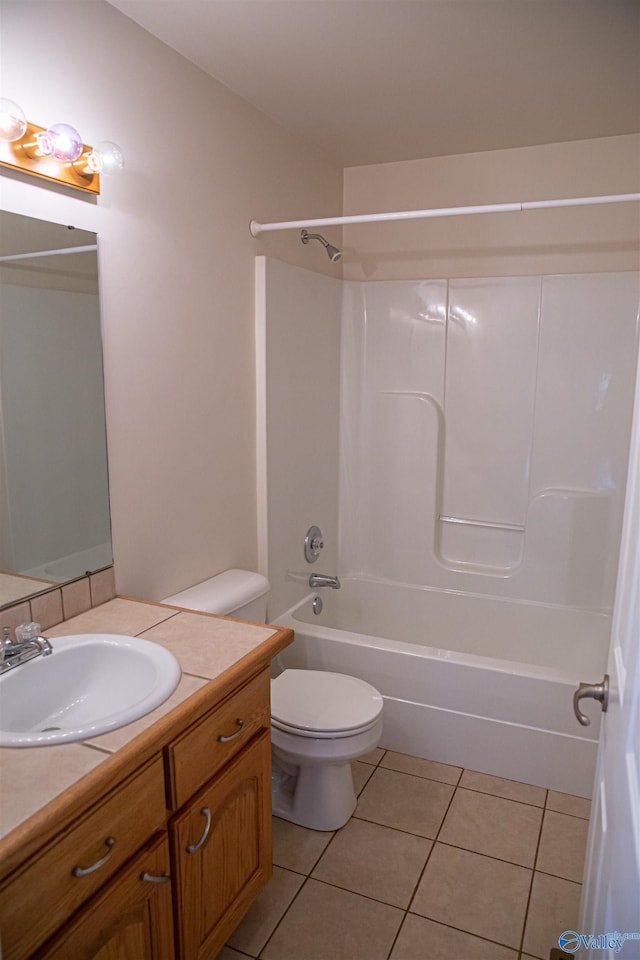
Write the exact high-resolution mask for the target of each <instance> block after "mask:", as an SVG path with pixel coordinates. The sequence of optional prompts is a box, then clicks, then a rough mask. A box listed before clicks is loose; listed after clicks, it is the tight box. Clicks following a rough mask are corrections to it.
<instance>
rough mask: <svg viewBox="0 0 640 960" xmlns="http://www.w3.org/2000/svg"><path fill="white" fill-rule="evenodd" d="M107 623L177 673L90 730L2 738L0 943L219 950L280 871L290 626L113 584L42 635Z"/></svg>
mask: <svg viewBox="0 0 640 960" xmlns="http://www.w3.org/2000/svg"><path fill="white" fill-rule="evenodd" d="M135 628H138V629H135ZM107 630H108V631H109V632H112V633H130V634H134V633H135V634H136V635H139V636H143V637H144V638H146V639H150V640H155V641H156V642H158V643H161V644H162V645H163V646H165V647H167V648H168V649H170V650H171V651H172V652H173V653H174V655H175V656H176V657H177V658H178V660H179V662H180V664H181V667H182V671H183V673H182V679H181V681H180V684H179V686H178V688H177V690H176V692H175V693H174V694H173V695H172V696H171V697H170V698H169V700H168V701H167V702H166V703H165V704H163V705H162V706H161V707H159V708H157V709H156V710H155V711H153V713H151V714H149V715H148V716H146V717H144V718H142V720H139V721H136V722H135V723H133V724H130V725H128V726H127V727H123V728H121V729H120V730H116V731H113V732H112V733H110V734H105V735H104V736H102V737H97V738H95V740H93V741H90V742H88V743H75V744H65V745H63V746H48V747H36V748H27V749H3V750H0V765H1V766H0V769H2V777H1V780H0V817H1V821H0V822H1V823H2V829H3V835H2V837H1V838H0V929H1V931H2V932H1V936H2V956H3V958H4V960H27V958H34V960H35V958H41V960H45V958H46V960H54V958H55V960H69V958H71V957H73V958H77V960H81V958H82V960H92V958H98V957H100V958H101V960H102V958H114V957H127V958H136V960H138V958H139V960H143V958H144V960H174V958H175V960H214V958H215V957H216V956H217V954H218V952H219V950H220V949H221V948H222V946H223V945H224V943H225V942H226V940H227V939H228V937H229V936H230V934H231V932H232V931H233V930H234V928H235V927H236V926H237V924H238V923H239V922H240V920H241V918H242V917H243V915H244V914H245V912H246V910H247V909H248V907H249V905H250V904H251V902H252V901H253V899H254V898H255V897H256V895H257V894H258V892H259V891H260V890H261V889H262V887H263V886H264V885H265V883H266V882H267V880H268V879H269V877H270V875H271V870H272V857H271V750H270V706H269V689H270V685H269V673H270V672H269V665H270V661H271V659H272V658H273V657H274V656H275V655H276V654H277V653H278V652H279V651H280V650H282V649H283V648H284V647H285V646H287V645H288V644H289V643H290V642H291V641H292V639H293V634H292V632H291V631H289V630H279V629H277V628H273V627H269V626H259V625H255V624H248V623H243V622H241V621H234V620H229V619H226V618H221V617H215V616H212V615H207V614H197V613H192V612H186V611H183V610H178V609H176V608H173V607H168V606H163V605H159V604H148V603H142V602H138V601H133V600H127V599H125V598H116V599H115V600H112V601H110V602H108V603H105V604H103V605H102V606H100V607H97V608H95V609H93V610H90V611H87V613H85V614H82V615H80V616H78V617H76V618H74V620H70V621H67V622H65V623H63V624H60V626H59V627H56V628H54V629H53V630H50V631H47V636H48V637H49V638H50V639H51V641H52V643H53V645H54V655H55V637H56V636H62V635H64V634H72V633H75V632H79V631H83V632H89V631H93V632H100V631H107ZM61 785H62V789H61Z"/></svg>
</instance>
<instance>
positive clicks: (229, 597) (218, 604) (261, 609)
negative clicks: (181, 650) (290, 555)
mask: <svg viewBox="0 0 640 960" xmlns="http://www.w3.org/2000/svg"><path fill="white" fill-rule="evenodd" d="M268 593H269V581H268V580H267V578H266V577H263V576H262V574H261V573H253V572H252V571H250V570H225V572H224V573H219V574H218V576H217V577H210V578H209V579H208V580H203V581H202V583H196V584H195V586H193V587H188V588H187V589H186V590H182V591H181V592H180V593H174V594H173V595H172V596H170V597H165V598H164V600H163V601H162V603H171V604H174V606H176V607H186V608H187V610H198V611H199V612H201V613H219V614H222V616H228V617H237V618H238V619H239V620H256V621H258V622H259V623H265V622H266V619H267V595H268Z"/></svg>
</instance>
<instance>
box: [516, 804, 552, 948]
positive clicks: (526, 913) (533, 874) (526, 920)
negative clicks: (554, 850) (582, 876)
mask: <svg viewBox="0 0 640 960" xmlns="http://www.w3.org/2000/svg"><path fill="white" fill-rule="evenodd" d="M548 796H549V791H548V790H547V792H546V793H545V796H544V803H545V807H544V809H543V811H542V817H541V818H540V830H539V831H538V842H537V844H536V852H535V855H534V857H533V868H532V870H531V883H530V884H529V895H528V896H527V903H526V906H525V908H524V922H523V924H522V933H521V935H520V948H519V949H520V953H522V952H523V951H524V938H525V934H526V932H527V925H528V923H529V907H530V906H531V895H532V893H533V881H534V880H535V878H536V864H537V862H538V854H539V853H540V844H541V843H542V831H543V829H544V815H545V812H546V805H547V797H548Z"/></svg>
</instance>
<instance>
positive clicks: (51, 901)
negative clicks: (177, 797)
mask: <svg viewBox="0 0 640 960" xmlns="http://www.w3.org/2000/svg"><path fill="white" fill-rule="evenodd" d="M166 816H167V814H166V809H165V804H164V776H163V764H162V758H161V757H157V758H156V759H155V760H153V761H152V762H151V763H150V764H148V765H147V766H146V767H144V768H143V769H142V770H141V771H139V772H138V773H136V774H135V775H134V776H133V777H130V778H129V779H128V780H126V781H125V782H124V783H123V784H121V785H120V786H119V787H117V788H116V789H115V790H114V791H113V792H112V793H111V794H109V795H108V796H107V797H106V799H105V800H104V801H103V802H102V803H101V804H100V806H98V807H95V808H93V809H92V810H91V811H90V812H89V813H87V814H86V815H85V816H84V817H81V818H80V819H79V820H78V821H76V822H75V823H74V824H73V825H72V826H71V827H69V829H68V830H66V831H65V832H64V833H62V834H59V835H58V836H57V837H55V838H54V839H53V840H52V841H51V843H49V844H48V845H47V846H46V847H45V848H43V850H42V851H40V853H38V854H36V855H35V856H34V857H32V858H31V859H30V860H29V861H28V862H27V863H26V864H25V866H24V867H23V868H22V870H21V871H20V872H18V873H16V874H14V875H13V876H11V877H10V878H8V879H7V881H6V882H5V883H4V884H3V886H2V887H1V888H0V916H1V917H2V949H3V957H4V960H24V958H27V957H29V956H30V955H31V953H32V951H33V950H34V949H35V948H36V947H37V946H38V945H39V944H41V943H42V942H43V941H44V940H45V939H46V938H47V937H48V936H50V934H52V933H53V931H54V930H56V929H57V928H58V927H59V926H61V924H62V923H64V922H65V920H67V918H68V917H70V916H71V914H72V913H74V911H75V910H77V909H78V907H79V906H80V905H81V904H83V903H84V902H85V900H87V899H88V898H89V897H90V896H92V895H93V894H94V893H95V892H96V891H97V890H98V889H99V888H100V887H101V886H102V885H103V884H104V883H105V881H107V880H108V879H109V878H110V877H111V876H113V874H114V873H115V872H116V871H117V870H118V869H119V868H120V867H121V866H122V864H123V863H124V862H125V861H126V860H128V859H129V858H130V857H131V856H132V855H133V854H134V853H135V852H136V851H137V850H138V849H139V848H140V847H141V846H142V845H143V844H144V843H145V842H146V841H147V840H148V839H149V837H150V836H151V835H152V834H153V833H155V832H156V831H157V830H162V829H163V828H164V827H165V825H166ZM113 840H115V843H112V841H113ZM98 864H99V865H98ZM94 865H98V866H96V867H95V869H93V870H91V869H89V870H88V868H91V867H93V866H94ZM77 868H80V870H82V871H86V870H88V872H86V873H83V874H81V875H80V876H76V875H74V870H76V869H77Z"/></svg>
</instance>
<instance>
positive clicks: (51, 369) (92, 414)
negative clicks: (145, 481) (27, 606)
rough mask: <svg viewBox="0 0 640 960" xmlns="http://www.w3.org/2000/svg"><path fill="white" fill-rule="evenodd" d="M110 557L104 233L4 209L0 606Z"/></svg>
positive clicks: (0, 226)
mask: <svg viewBox="0 0 640 960" xmlns="http://www.w3.org/2000/svg"><path fill="white" fill-rule="evenodd" d="M111 563H112V553H111V523H110V516H109V485H108V474H107V446H106V434H105V412H104V379H103V366H102V338H101V330H100V299H99V282H98V257H97V237H96V235H95V234H94V233H89V232H88V231H85V230H77V229H75V228H73V227H67V226H64V225H61V224H57V223H49V222H47V221H44V220H36V219H34V218H32V217H24V216H20V215H17V214H12V213H7V212H5V211H0V607H2V606H5V605H7V604H9V603H14V602H15V601H16V600H19V599H22V598H25V597H28V596H32V595H33V594H36V593H40V592H42V591H43V590H47V589H50V588H51V587H52V586H56V585H59V584H61V583H65V582H67V581H69V580H73V579H75V578H76V577H79V576H82V575H83V574H85V573H87V572H90V571H94V570H99V569H101V568H103V567H105V566H108V565H109V564H111Z"/></svg>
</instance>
